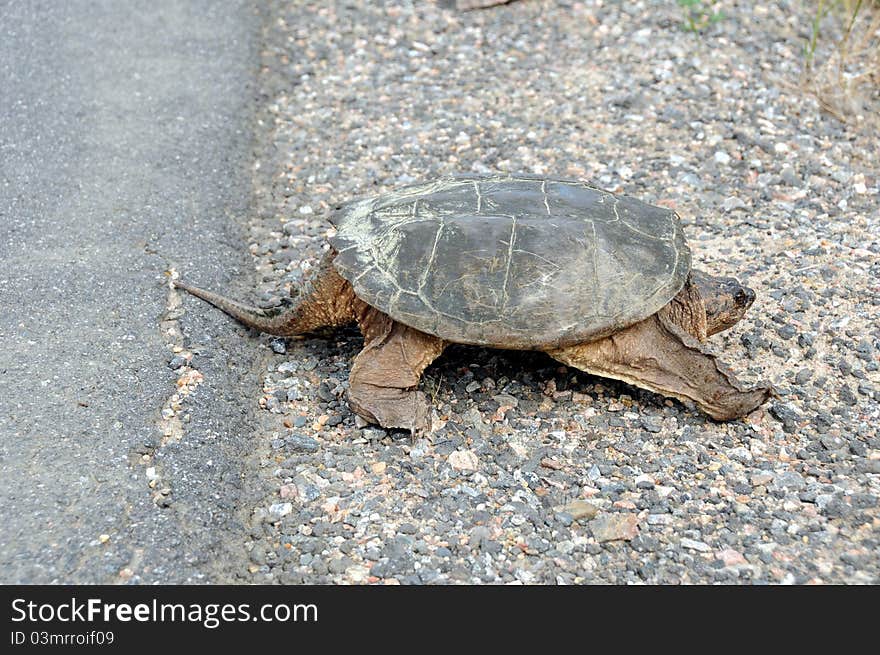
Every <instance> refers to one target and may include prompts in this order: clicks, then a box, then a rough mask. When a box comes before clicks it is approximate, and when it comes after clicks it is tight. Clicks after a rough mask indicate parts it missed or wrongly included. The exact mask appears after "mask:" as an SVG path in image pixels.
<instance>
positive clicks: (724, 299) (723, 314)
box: [691, 270, 755, 336]
mask: <svg viewBox="0 0 880 655" xmlns="http://www.w3.org/2000/svg"><path fill="white" fill-rule="evenodd" d="M691 281H692V282H693V283H694V284H696V285H697V289H699V291H700V296H701V297H702V298H703V304H704V305H705V307H706V334H707V336H711V335H713V334H715V333H717V332H722V331H724V330H727V329H728V328H731V327H733V326H734V325H736V324H737V323H739V321H740V320H741V319H742V317H743V316H745V314H746V312H747V311H748V309H749V307H751V306H752V303H753V302H755V292H754V291H752V290H751V289H750V288H748V287H747V286H745V285H744V284H740V282H739V280H737V279H736V278H733V277H715V276H714V275H709V274H708V273H704V272H702V271H696V270H692V271H691Z"/></svg>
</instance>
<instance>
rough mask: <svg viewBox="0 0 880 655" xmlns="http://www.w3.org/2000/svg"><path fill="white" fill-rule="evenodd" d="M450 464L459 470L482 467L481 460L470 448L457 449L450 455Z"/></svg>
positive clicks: (472, 469)
mask: <svg viewBox="0 0 880 655" xmlns="http://www.w3.org/2000/svg"><path fill="white" fill-rule="evenodd" d="M448 461H449V465H450V466H451V467H452V468H454V469H456V470H458V471H476V470H477V469H478V468H479V467H480V460H479V458H478V457H477V456H476V454H474V452H473V451H470V450H456V451H454V452H452V453H450V455H449V459H448Z"/></svg>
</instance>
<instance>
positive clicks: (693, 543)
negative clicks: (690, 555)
mask: <svg viewBox="0 0 880 655" xmlns="http://www.w3.org/2000/svg"><path fill="white" fill-rule="evenodd" d="M679 543H680V544H681V545H682V546H683V547H684V548H687V549H689V550H696V551H699V552H701V553H708V552H709V551H710V550H712V547H711V546H710V545H709V544H707V543H705V542H703V541H697V540H696V539H688V538H687V537H684V538H682V539H681V541H680V542H679Z"/></svg>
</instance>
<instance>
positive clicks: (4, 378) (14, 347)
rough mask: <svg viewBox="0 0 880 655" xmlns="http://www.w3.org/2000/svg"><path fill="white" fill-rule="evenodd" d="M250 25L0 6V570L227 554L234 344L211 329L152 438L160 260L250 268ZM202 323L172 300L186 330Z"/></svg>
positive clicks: (173, 565)
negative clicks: (158, 493)
mask: <svg viewBox="0 0 880 655" xmlns="http://www.w3.org/2000/svg"><path fill="white" fill-rule="evenodd" d="M258 34H259V16H258V15H257V13H256V11H255V10H254V8H253V7H252V6H251V5H250V3H248V2H245V1H238V0H234V1H230V2H223V3H216V2H208V1H207V0H196V1H191V2H186V3H181V2H175V1H173V0H162V1H160V2H154V3H148V5H144V4H143V3H137V2H133V1H132V2H122V1H120V0H105V1H104V2H94V1H91V0H89V1H86V0H82V1H75V2H73V1H72V2H53V3H40V4H36V3H30V2H11V3H10V2H6V3H3V4H2V5H0V89H2V93H0V307H2V311H0V344H2V346H0V467H2V471H3V474H2V475H0V523H2V526H3V527H2V532H0V582H4V583H47V582H61V583H65V582H108V583H109V582H123V581H126V580H131V581H135V582H138V581H141V582H155V581H160V582H192V581H199V580H213V581H226V580H233V579H234V577H233V576H234V573H233V572H234V571H237V570H240V569H241V561H240V560H239V558H240V557H241V555H240V552H241V548H240V543H241V538H240V537H241V531H242V530H243V528H242V523H241V518H242V517H240V516H237V515H236V511H235V508H236V507H237V506H239V505H240V504H241V503H240V502H239V501H240V500H241V498H240V494H242V493H244V492H243V490H244V489H246V488H247V485H246V484H243V478H242V476H243V475H244V474H245V473H244V468H243V463H242V462H243V461H244V458H243V454H244V453H246V452H247V447H248V436H249V431H248V427H249V421H250V415H249V414H247V412H248V406H247V402H246V401H244V402H242V401H243V400H244V399H243V396H244V394H245V393H247V392H248V391H250V392H251V393H253V387H252V385H253V384H254V383H255V379H256V378H254V377H253V375H252V374H251V372H250V370H249V369H250V367H252V366H253V362H254V361H256V357H255V356H254V355H255V354H254V353H253V352H252V351H250V350H245V349H249V348H252V347H253V345H252V342H251V341H249V340H247V339H242V338H241V332H240V331H239V332H236V331H235V329H234V328H232V327H230V328H229V329H228V330H221V334H226V333H228V335H229V343H223V344H222V347H218V348H212V350H211V352H222V353H223V357H226V358H227V359H225V360H224V361H216V360H215V359H208V358H204V357H203V358H202V360H201V361H200V362H199V369H200V371H201V373H202V374H203V375H204V382H203V383H202V384H201V385H200V386H199V387H198V388H197V389H196V391H195V392H194V393H198V394H200V395H201V396H202V398H201V399H200V400H204V402H199V403H194V405H198V406H199V407H201V409H198V408H197V409H194V410H192V411H193V413H192V414H191V415H190V416H189V417H188V422H187V423H186V424H185V430H183V434H182V436H179V437H178V438H173V439H171V440H169V441H168V443H166V444H164V445H163V443H162V434H161V432H160V431H159V429H158V426H159V424H160V412H161V409H162V407H163V404H165V403H166V401H167V400H168V399H169V397H170V396H171V395H172V394H173V393H174V390H175V381H176V378H177V376H176V375H175V373H174V372H173V371H172V370H171V369H169V368H168V366H167V364H168V361H169V359H170V352H169V349H168V347H169V344H168V338H167V337H166V336H164V335H163V334H162V332H161V330H160V322H161V320H162V318H163V314H164V312H165V310H166V303H167V302H168V296H169V291H168V288H167V286H166V285H164V284H163V280H164V277H165V276H164V271H165V270H166V269H167V268H168V267H169V266H171V265H174V266H176V267H178V268H180V269H183V270H186V271H187V274H188V275H190V276H191V278H192V279H194V280H197V281H199V282H201V283H203V284H206V285H212V286H214V287H219V288H229V285H230V281H231V280H232V279H233V278H234V274H235V272H236V270H231V267H236V266H240V267H243V268H242V269H241V270H249V267H246V266H245V265H246V264H247V262H246V261H245V259H244V257H243V253H244V252H245V250H244V248H243V247H242V246H243V241H242V234H241V230H240V228H239V225H240V222H239V221H240V220H241V219H242V217H244V216H245V215H246V213H247V212H248V209H249V203H250V189H251V183H250V164H249V162H250V157H251V133H250V125H251V122H252V121H251V118H252V116H251V113H252V110H253V107H252V103H253V89H254V84H253V81H254V76H255V75H256V70H257V61H258V53H257V45H256V42H257V38H258ZM191 313H192V312H191ZM199 320H204V321H206V323H205V325H201V324H199V323H197V322H194V321H199ZM223 320H224V319H223V318H222V317H220V316H218V315H215V314H213V313H209V312H205V313H204V315H203V316H202V317H201V318H200V317H199V316H186V317H185V318H184V319H182V321H183V326H182V327H183V332H184V334H186V335H187V338H188V339H189V340H191V341H188V344H195V345H194V346H193V347H195V348H197V344H198V342H199V341H200V340H202V341H204V339H206V338H207V337H206V336H205V335H206V334H207V329H206V327H205V326H206V325H207V324H208V323H207V322H211V323H212V324H214V325H216V323H217V322H220V321H223ZM214 357H219V356H218V355H214ZM207 407H210V408H212V411H211V413H208V412H207V411H206V409H205V408H207ZM144 453H147V454H151V457H152V459H151V463H150V465H151V466H154V467H155V468H156V470H157V471H158V472H159V475H160V476H161V479H160V480H159V483H158V484H159V486H161V487H165V488H170V489H171V494H170V496H168V501H167V503H166V502H163V504H167V505H168V506H167V507H158V506H157V505H156V504H155V503H154V501H153V499H152V497H151V494H152V493H153V490H151V489H150V488H149V487H148V484H147V483H148V480H147V476H146V468H147V465H146V464H145V463H143V462H141V461H139V458H140V457H141V455H142V454H144ZM108 537H109V538H108ZM102 542H103V543H102Z"/></svg>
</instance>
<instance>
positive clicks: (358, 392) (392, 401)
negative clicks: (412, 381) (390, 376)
mask: <svg viewBox="0 0 880 655" xmlns="http://www.w3.org/2000/svg"><path fill="white" fill-rule="evenodd" d="M348 404H349V406H350V407H351V409H352V410H353V411H354V412H355V413H357V414H358V415H359V416H361V417H363V418H364V419H366V420H367V421H369V422H370V423H376V424H378V425H380V426H382V427H383V428H386V429H392V428H399V429H402V430H409V431H410V432H411V433H412V434H413V436H415V435H416V434H417V433H421V432H423V431H424V430H426V429H427V428H428V427H430V417H431V408H430V405H429V404H428V399H427V398H426V397H425V394H423V393H422V392H421V391H412V390H406V389H396V388H393V387H377V386H375V385H372V384H359V385H356V386H352V388H351V389H350V390H349V393H348Z"/></svg>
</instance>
